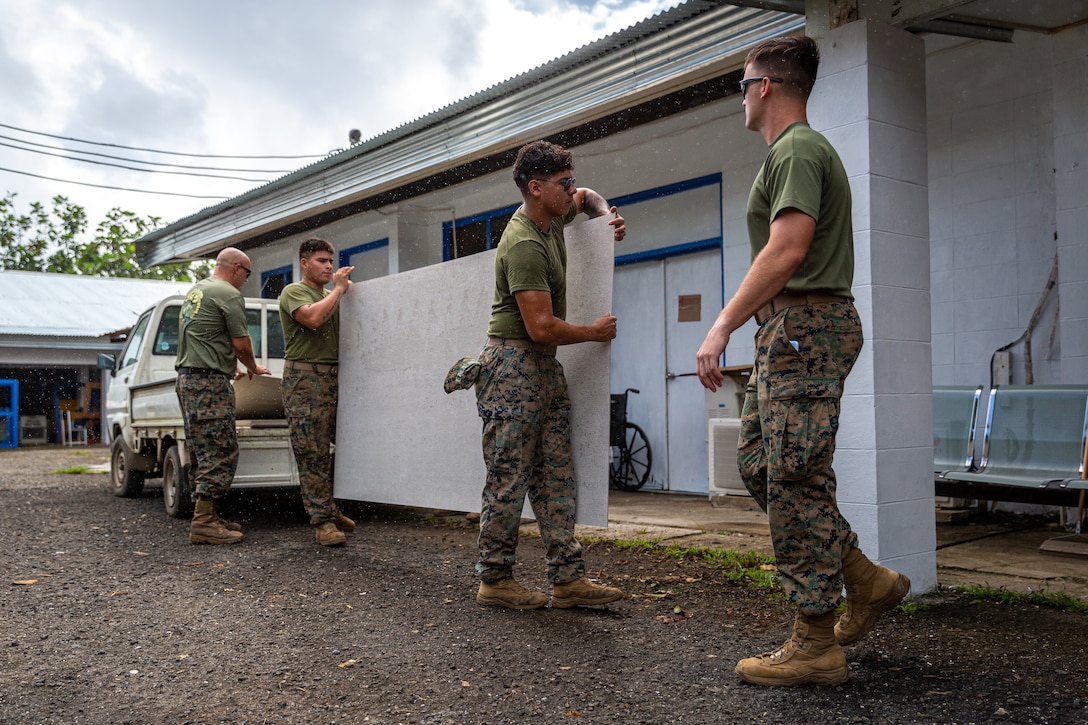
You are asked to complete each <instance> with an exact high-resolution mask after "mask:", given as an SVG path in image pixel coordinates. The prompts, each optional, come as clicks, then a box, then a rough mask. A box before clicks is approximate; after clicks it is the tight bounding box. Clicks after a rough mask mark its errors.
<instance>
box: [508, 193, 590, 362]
mask: <svg viewBox="0 0 1088 725" xmlns="http://www.w3.org/2000/svg"><path fill="white" fill-rule="evenodd" d="M577 216H578V207H577V205H575V204H571V206H570V211H568V212H567V214H566V216H564V217H562V218H558V219H553V220H552V224H551V226H550V227H549V228H548V231H547V232H544V231H541V229H540V227H539V226H537V224H536V222H534V221H533V220H532V219H530V218H529V217H527V216H526V215H525V213H524V212H523V211H522V210H521V209H518V210H517V211H516V212H514V216H512V217H510V221H509V223H508V224H507V225H506V229H505V230H504V231H503V233H502V239H500V240H499V247H498V252H497V253H496V254H495V298H494V300H493V301H492V303H491V322H490V323H489V324H488V326H487V334H488V335H490V336H492V337H507V338H511V339H515V340H528V339H531V338H530V336H529V331H528V330H526V329H525V321H524V320H523V319H521V310H520V309H518V301H517V298H516V297H515V296H514V294H515V293H516V292H522V291H526V290H535V291H543V292H548V293H550V294H551V296H552V315H554V316H555V317H557V318H559V319H560V320H565V319H567V245H566V241H565V240H564V238H563V227H564V226H565V225H567V224H570V223H571V222H572V221H574V218H575V217H577Z"/></svg>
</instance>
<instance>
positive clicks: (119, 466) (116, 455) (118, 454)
mask: <svg viewBox="0 0 1088 725" xmlns="http://www.w3.org/2000/svg"><path fill="white" fill-rule="evenodd" d="M135 458H136V456H135V455H133V453H132V451H130V450H129V448H128V446H127V445H125V441H124V439H123V438H121V437H120V436H118V437H117V438H114V439H113V445H111V446H110V483H111V484H112V488H113V495H114V496H120V497H121V498H136V497H137V496H139V495H140V494H142V493H143V492H144V472H143V471H137V470H136V469H135V468H133V463H134V462H135Z"/></svg>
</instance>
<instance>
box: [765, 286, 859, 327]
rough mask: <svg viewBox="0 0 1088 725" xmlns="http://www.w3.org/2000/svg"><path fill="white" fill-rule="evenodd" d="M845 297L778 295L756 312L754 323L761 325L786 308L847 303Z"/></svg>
mask: <svg viewBox="0 0 1088 725" xmlns="http://www.w3.org/2000/svg"><path fill="white" fill-rule="evenodd" d="M849 301H850V300H848V299H847V298H845V297H839V296H837V295H828V294H824V293H823V292H811V293H809V294H807V295H778V296H777V297H775V298H774V299H772V300H771V301H770V302H768V303H767V304H765V305H763V306H762V307H760V308H759V309H758V310H756V322H757V323H759V324H760V325H762V324H763V323H764V322H766V321H767V320H769V319H771V316H772V315H774V314H775V313H778V312H781V311H782V310H784V309H786V308H787V307H807V306H809V305H827V304H832V303H835V302H849Z"/></svg>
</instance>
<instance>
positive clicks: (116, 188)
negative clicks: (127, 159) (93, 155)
mask: <svg viewBox="0 0 1088 725" xmlns="http://www.w3.org/2000/svg"><path fill="white" fill-rule="evenodd" d="M0 171H7V172H8V173H9V174H21V175H23V176H33V177H34V178H35V179H45V180H46V181H58V182H60V183H62V184H79V185H80V186H93V187H94V188H96V189H109V190H110V191H135V192H137V193H140V194H159V195H161V196H187V197H189V198H190V199H229V198H230V197H229V196H202V195H200V194H182V193H179V192H175V191H151V190H150V189H128V188H125V187H123V186H107V185H106V184H91V183H89V182H86V181H72V180H70V179H57V178H54V177H52V176H42V175H41V174H32V173H30V172H29V171H16V170H15V169H5V168H4V167H2V166H0Z"/></svg>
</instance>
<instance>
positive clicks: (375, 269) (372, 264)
mask: <svg viewBox="0 0 1088 725" xmlns="http://www.w3.org/2000/svg"><path fill="white" fill-rule="evenodd" d="M379 250H381V253H380V254H379V253H378V252H379ZM388 250H389V238H388V237H386V238H385V239H378V240H376V241H373V242H367V243H366V244H359V245H356V246H354V247H348V248H347V249H342V250H340V255H339V260H338V261H339V266H340V267H349V266H351V267H355V271H353V272H352V273H351V281H352V282H362V281H365V280H368V279H376V278H378V277H384V276H385V275H387V274H389V251H388Z"/></svg>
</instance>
